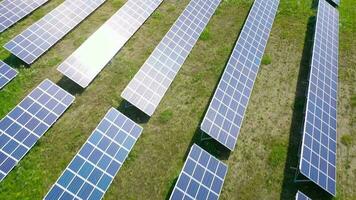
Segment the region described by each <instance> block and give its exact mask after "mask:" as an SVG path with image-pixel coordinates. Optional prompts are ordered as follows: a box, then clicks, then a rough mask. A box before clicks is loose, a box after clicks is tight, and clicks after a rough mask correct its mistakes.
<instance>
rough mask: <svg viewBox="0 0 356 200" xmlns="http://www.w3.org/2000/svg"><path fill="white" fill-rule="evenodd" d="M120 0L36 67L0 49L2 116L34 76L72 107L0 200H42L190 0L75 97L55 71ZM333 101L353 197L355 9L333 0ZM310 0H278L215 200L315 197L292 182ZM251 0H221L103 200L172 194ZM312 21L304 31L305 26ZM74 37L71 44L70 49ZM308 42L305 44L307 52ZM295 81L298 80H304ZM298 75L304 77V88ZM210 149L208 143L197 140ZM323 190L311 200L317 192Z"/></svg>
mask: <svg viewBox="0 0 356 200" xmlns="http://www.w3.org/2000/svg"><path fill="white" fill-rule="evenodd" d="M62 1H63V0H51V1H49V3H47V4H46V5H45V6H43V7H41V8H40V9H38V10H37V11H35V12H34V13H33V14H31V15H30V16H29V17H27V18H26V19H24V20H22V21H21V22H20V23H17V24H16V25H15V26H13V27H11V28H10V29H9V30H7V31H6V32H4V33H2V34H0V46H2V45H4V44H5V43H6V42H7V41H8V40H10V39H11V38H12V37H14V36H15V35H17V34H19V33H20V32H21V31H22V30H24V29H25V28H26V27H27V26H29V25H30V24H32V23H33V22H35V21H36V20H37V19H39V18H40V17H42V16H43V15H44V14H45V13H47V12H48V11H49V10H51V9H53V8H54V7H56V6H57V5H58V4H60V3H61V2H62ZM124 2H125V1H118V0H108V1H107V2H106V3H105V4H104V5H103V6H102V7H100V8H99V9H98V10H97V11H96V12H95V13H94V14H93V15H91V16H90V17H89V18H88V19H87V20H85V21H84V22H83V23H81V24H80V25H79V26H78V27H76V28H75V29H74V30H73V31H72V32H71V33H69V34H68V35H67V36H66V37H65V38H64V39H63V40H61V41H60V42H59V43H58V44H56V45H55V46H54V47H53V48H52V49H51V50H50V51H48V52H47V53H46V54H45V55H44V56H42V57H41V58H40V59H39V60H38V61H36V62H35V63H34V64H33V65H32V66H31V67H29V68H26V67H24V66H23V65H22V64H21V62H19V61H18V59H16V58H14V57H10V54H9V53H8V52H7V51H5V50H4V49H3V48H1V49H0V59H2V60H6V62H8V63H9V64H11V65H12V66H14V67H16V69H17V70H18V71H19V72H20V74H19V76H18V77H17V78H16V79H14V80H13V81H12V82H11V83H10V84H9V85H8V86H6V87H5V88H4V89H3V90H2V91H1V92H0V117H3V116H5V115H6V114H7V113H8V112H9V111H10V110H11V109H12V108H13V107H14V106H15V105H16V104H18V103H19V102H20V101H21V99H23V97H24V96H26V95H27V94H28V93H29V92H30V91H31V90H32V89H33V88H34V87H36V86H37V85H38V84H39V83H40V82H41V81H42V80H43V79H45V78H49V79H50V80H52V81H54V82H56V83H61V85H62V86H63V87H65V88H66V89H68V90H70V91H71V92H72V93H73V94H74V95H75V96H76V100H75V103H74V104H73V105H72V106H71V107H70V109H68V111H67V112H66V113H65V114H64V115H63V116H62V117H61V118H60V120H59V121H58V122H57V123H56V124H55V125H54V126H53V127H52V128H51V129H50V130H49V131H48V132H47V133H46V134H45V135H44V136H43V137H42V138H41V140H40V141H39V143H38V144H36V146H35V147H34V148H33V149H32V150H31V151H30V152H29V153H28V154H27V155H26V157H25V158H24V159H22V161H21V162H20V163H19V165H18V166H17V167H16V168H15V169H14V170H13V171H12V172H11V173H10V174H9V176H8V177H6V179H5V180H4V181H3V182H2V183H1V184H0V199H6V200H8V199H31V200H32V199H40V198H42V197H43V196H44V195H45V194H46V192H47V191H48V189H49V188H50V187H51V186H52V184H53V183H54V182H55V181H56V179H57V178H58V176H59V175H60V174H61V172H62V171H63V169H64V168H65V167H66V166H67V165H68V163H69V162H70V160H71V159H72V158H73V156H74V155H75V154H76V153H77V151H78V150H79V148H80V147H81V146H82V144H83V143H84V142H85V140H86V139H87V137H88V136H89V135H90V133H91V131H92V130H93V129H94V128H95V127H96V125H97V124H98V123H99V121H100V119H101V118H102V117H103V116H104V114H105V113H106V112H107V110H108V109H109V108H110V107H112V106H113V107H115V108H119V109H121V110H122V107H121V105H122V101H123V100H122V99H121V97H120V94H121V92H122V91H123V89H124V88H125V86H126V85H127V84H128V82H129V81H130V80H131V79H132V77H133V76H134V75H135V73H136V72H137V71H138V69H139V68H140V67H141V66H142V64H143V63H144V61H145V60H146V59H147V57H148V56H149V55H150V53H151V52H152V51H153V49H154V48H155V46H156V45H157V44H158V43H159V41H160V40H161V39H162V37H163V36H164V35H165V33H166V32H167V31H168V30H169V28H170V26H171V25H172V23H173V22H174V21H175V20H176V18H177V17H178V16H179V14H180V13H181V11H182V10H183V9H184V7H185V6H186V5H187V3H188V2H189V0H182V1H172V0H166V1H164V2H163V4H162V5H161V6H160V8H159V9H158V10H157V11H156V14H154V17H152V18H150V19H149V20H148V21H147V22H146V23H145V25H144V26H143V27H142V28H141V29H140V30H139V31H138V32H137V33H136V34H135V35H134V37H133V38H132V39H131V40H130V41H129V42H128V43H127V44H126V45H125V47H124V48H123V49H122V50H121V51H120V52H119V53H118V55H117V56H116V57H115V58H114V59H113V60H112V61H111V62H110V63H109V64H108V65H107V66H106V68H105V69H104V70H103V71H102V72H101V73H100V75H99V76H97V77H96V79H95V80H94V81H93V82H92V83H91V85H90V86H89V87H88V88H87V89H85V90H78V89H77V88H76V87H74V86H73V85H72V84H70V82H69V81H67V80H66V79H65V78H63V76H62V75H61V74H60V73H59V72H58V71H57V70H56V67H57V66H58V64H60V63H61V62H62V61H64V59H65V58H67V57H68V56H69V55H70V54H71V53H72V52H73V51H74V50H75V49H76V48H78V46H79V45H80V43H81V42H82V41H84V40H85V39H86V38H88V37H89V36H90V35H91V34H92V33H93V32H94V31H95V30H96V29H97V28H98V27H99V26H100V25H101V24H102V23H103V22H104V21H105V20H107V19H108V18H109V17H110V16H111V15H112V14H113V13H114V12H115V11H116V10H117V9H119V8H120V7H121V6H122V5H123V3H124ZM341 2H342V3H341V7H340V16H341V18H340V67H339V101H338V138H339V139H338V160H337V163H338V166H337V181H338V182H337V183H338V185H337V198H336V199H345V200H349V199H350V200H351V199H356V191H355V190H354V188H356V183H355V181H354V180H356V173H355V172H356V156H355V155H356V147H355V145H353V144H354V143H353V140H351V141H352V143H351V145H348V144H349V143H350V138H354V137H355V134H356V133H355V130H356V112H355V109H352V108H354V107H355V106H354V105H355V103H354V102H355V100H354V99H355V98H354V95H355V94H356V86H355V83H356V81H355V80H356V77H355V76H356V69H355V66H356V57H355V54H354V52H356V41H355V39H354V38H355V37H354V34H355V32H356V26H355V25H354V24H355V23H356V22H355V19H356V13H355V12H356V5H355V4H354V2H353V1H352V0H343V1H341ZM311 4H312V0H298V1H290V0H281V3H280V7H279V11H278V15H277V18H276V21H275V23H274V26H273V29H272V32H271V37H270V39H269V42H268V45H267V49H266V53H265V55H269V56H270V57H271V58H273V62H271V63H270V64H269V66H268V67H265V66H262V67H261V68H260V71H259V74H258V77H257V80H256V83H255V86H254V90H253V93H252V96H251V99H250V102H249V107H248V109H247V112H246V116H245V119H244V123H243V127H242V129H241V132H240V136H239V139H238V143H237V146H236V149H235V151H233V152H231V154H230V155H228V156H226V157H220V158H221V159H223V161H224V162H225V163H226V164H228V165H229V171H228V174H227V177H226V180H225V183H224V187H223V191H222V193H221V199H279V198H280V199H293V196H294V195H295V191H296V189H300V188H301V189H302V190H303V191H305V192H306V193H308V194H311V195H312V196H313V197H314V198H313V199H323V197H324V196H322V195H320V194H322V192H320V191H313V190H312V188H313V187H312V186H310V185H308V186H307V187H300V185H298V184H295V183H293V181H292V178H293V177H292V175H294V170H293V169H292V167H296V165H295V161H296V160H297V159H298V158H297V150H295V148H294V147H297V145H298V143H299V141H300V140H298V135H300V127H301V125H302V123H301V119H302V114H303V106H304V102H303V100H304V98H303V93H302V92H300V91H302V90H299V89H297V88H299V87H301V88H304V90H305V87H306V86H307V85H306V83H305V81H303V80H305V79H304V78H299V77H300V72H301V71H302V72H303V73H301V74H302V75H303V74H304V76H305V74H306V75H307V72H308V69H309V64H308V56H307V53H305V52H307V49H308V48H307V47H308V45H307V44H308V43H310V41H309V40H310V37H308V36H310V34H312V32H311V33H310V32H307V30H308V27H310V24H313V22H315V21H313V16H315V10H313V9H311ZM251 5H252V0H224V1H223V2H222V3H221V5H220V7H219V9H218V11H217V12H216V13H215V15H214V16H213V18H212V20H211V21H210V23H209V25H208V27H207V29H206V30H208V31H205V33H204V34H206V32H208V33H209V34H208V39H207V40H202V39H201V40H199V41H198V43H197V44H196V46H195V47H194V49H193V51H192V53H191V54H190V56H189V57H188V59H187V61H186V62H185V64H184V66H183V67H182V69H181V71H180V72H179V74H178V75H177V77H176V79H175V80H174V82H173V84H172V85H171V87H170V88H169V90H168V91H167V93H166V95H165V97H164V98H163V100H162V102H161V104H160V105H159V107H158V109H157V110H156V113H155V114H154V115H153V116H152V117H151V118H150V119H149V121H148V122H147V123H142V124H141V125H142V126H143V127H144V132H143V134H142V135H141V137H140V139H139V140H138V142H137V143H136V145H135V147H134V149H133V151H132V152H131V154H130V156H129V158H128V160H127V162H125V164H124V165H123V167H122V168H121V170H120V172H119V173H118V175H117V176H116V178H115V180H114V182H113V183H112V185H111V187H110V188H109V191H108V192H107V193H106V195H105V199H164V198H166V197H167V196H169V194H170V189H171V188H172V186H173V184H174V183H175V180H176V178H177V176H178V174H179V172H180V170H181V168H182V166H183V163H184V160H185V157H186V153H187V151H188V150H189V148H190V146H191V144H192V142H196V141H198V139H199V137H200V135H199V131H198V130H199V125H200V123H201V119H202V117H203V116H204V114H205V111H206V108H207V106H208V105H209V101H210V97H211V95H212V93H213V91H214V88H215V87H216V84H217V82H218V80H219V78H220V75H221V73H222V71H223V69H224V68H225V65H226V62H227V59H228V58H229V55H230V53H231V50H232V48H233V46H234V42H235V41H236V38H237V35H238V33H239V32H240V30H241V28H242V25H243V23H244V20H245V18H246V16H247V14H248V11H249V8H250V6H251ZM308 24H309V25H308ZM78 41H79V42H78ZM305 47H306V48H305ZM304 76H302V77H304ZM301 80H302V81H301ZM204 145H205V146H208V148H209V149H214V148H215V146H214V145H212V144H211V143H210V144H208V145H206V144H204ZM319 193H320V194H319Z"/></svg>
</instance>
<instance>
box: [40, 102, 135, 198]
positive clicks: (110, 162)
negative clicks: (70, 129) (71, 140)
mask: <svg viewBox="0 0 356 200" xmlns="http://www.w3.org/2000/svg"><path fill="white" fill-rule="evenodd" d="M141 132H142V128H141V127H140V126H139V125H137V124H136V123H135V122H133V121H131V120H130V119H129V118H127V117H126V116H125V115H123V114H121V113H120V112H119V111H117V110H116V109H114V108H111V109H110V110H109V111H108V113H107V114H106V115H105V117H104V119H102V121H101V122H100V123H99V125H98V126H97V127H96V129H95V130H94V131H93V133H92V134H91V135H90V136H89V138H88V140H87V141H86V142H85V143H84V145H83V146H82V148H81V149H80V150H79V152H78V153H77V155H76V156H75V157H74V158H73V160H72V161H71V162H70V164H69V165H68V167H67V168H66V169H65V170H64V172H63V173H62V175H61V176H60V177H59V179H58V180H57V182H56V183H55V184H54V185H53V186H52V188H51V189H50V191H49V192H48V193H47V195H46V197H45V198H44V199H48V200H54V199H101V198H102V197H103V195H104V194H105V192H106V190H107V189H108V188H109V186H110V184H111V182H112V181H113V179H114V177H115V175H116V174H117V172H118V171H119V170H120V168H121V166H122V165H123V163H124V162H125V160H126V158H127V156H128V154H129V153H130V151H131V149H132V148H133V146H134V144H135V143H136V141H137V139H138V138H139V137H140V135H141Z"/></svg>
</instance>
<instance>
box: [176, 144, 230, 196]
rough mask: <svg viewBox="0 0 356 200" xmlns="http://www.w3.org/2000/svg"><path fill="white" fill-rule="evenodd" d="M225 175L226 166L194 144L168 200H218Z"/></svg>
mask: <svg viewBox="0 0 356 200" xmlns="http://www.w3.org/2000/svg"><path fill="white" fill-rule="evenodd" d="M226 173H227V165H225V164H224V163H223V162H221V161H219V160H218V159H216V158H215V157H213V156H212V155H210V154H209V153H208V152H206V151H205V150H203V149H202V148H200V147H199V146H198V145H196V144H194V145H193V146H192V148H191V149H190V152H189V155H188V158H187V160H186V161H185V164H184V167H183V170H182V171H181V173H180V175H179V178H178V180H177V183H176V185H175V187H174V189H173V191H172V194H171V197H170V199H171V200H181V199H199V200H205V199H209V200H214V199H219V195H220V193H221V189H222V187H223V184H224V180H225V176H226Z"/></svg>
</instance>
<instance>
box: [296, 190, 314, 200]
mask: <svg viewBox="0 0 356 200" xmlns="http://www.w3.org/2000/svg"><path fill="white" fill-rule="evenodd" d="M295 200H311V199H310V198H309V197H307V195H305V194H303V193H302V192H300V191H298V192H297V194H296V195H295Z"/></svg>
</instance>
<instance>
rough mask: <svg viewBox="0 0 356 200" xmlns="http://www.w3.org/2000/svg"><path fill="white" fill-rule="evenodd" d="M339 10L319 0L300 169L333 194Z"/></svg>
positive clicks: (334, 184)
mask: <svg viewBox="0 0 356 200" xmlns="http://www.w3.org/2000/svg"><path fill="white" fill-rule="evenodd" d="M338 35H339V13H338V11H337V10H336V9H335V8H334V7H332V6H331V5H330V4H328V3H327V2H326V1H325V0H320V1H319V6H318V15H317V22H316V31H315V38H314V47H313V55H312V63H311V71H310V75H309V88H308V97H307V108H306V114H305V121H304V130H303V142H302V150H301V157H300V164H299V169H300V172H301V173H302V174H303V175H304V176H306V177H307V178H309V179H310V180H312V181H313V182H315V183H316V184H317V185H319V186H320V187H321V188H323V189H324V190H326V191H327V192H329V193H330V194H332V195H334V196H335V194H336V140H337V139H336V138H337V136H336V119H337V84H338V46H339V42H338V40H339V36H338Z"/></svg>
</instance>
